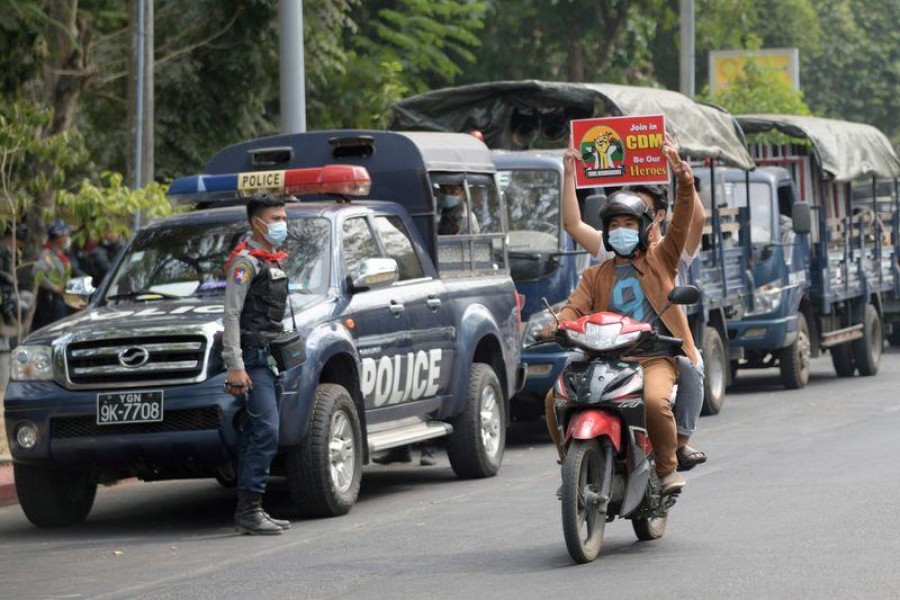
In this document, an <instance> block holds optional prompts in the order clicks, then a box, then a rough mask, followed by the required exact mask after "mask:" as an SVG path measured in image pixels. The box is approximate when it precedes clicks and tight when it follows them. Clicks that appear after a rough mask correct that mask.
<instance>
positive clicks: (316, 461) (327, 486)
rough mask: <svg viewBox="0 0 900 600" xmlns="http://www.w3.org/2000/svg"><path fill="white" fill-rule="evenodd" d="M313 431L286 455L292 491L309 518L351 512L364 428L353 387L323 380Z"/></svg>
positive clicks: (356, 492) (359, 474) (359, 473)
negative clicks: (357, 410) (352, 391)
mask: <svg viewBox="0 0 900 600" xmlns="http://www.w3.org/2000/svg"><path fill="white" fill-rule="evenodd" d="M311 419H312V420H311V422H310V425H309V432H307V434H306V437H304V438H303V441H302V442H300V445H299V446H297V447H295V448H293V449H291V450H290V451H289V452H288V454H287V456H286V457H285V471H286V475H287V485H288V494H289V496H290V498H291V501H292V502H293V503H294V505H295V507H296V509H297V511H298V512H299V513H300V514H301V515H302V516H304V517H336V516H339V515H343V514H347V513H348V512H349V511H350V509H351V508H352V507H353V505H354V504H355V503H356V498H357V497H358V496H359V486H360V481H361V479H362V457H363V449H362V432H361V427H360V424H359V415H358V414H357V413H356V406H355V405H354V404H353V399H352V398H351V397H350V394H349V392H347V390H346V389H345V388H344V387H343V386H340V385H337V384H334V383H322V384H319V387H317V388H316V393H315V395H314V396H313V407H312V413H311Z"/></svg>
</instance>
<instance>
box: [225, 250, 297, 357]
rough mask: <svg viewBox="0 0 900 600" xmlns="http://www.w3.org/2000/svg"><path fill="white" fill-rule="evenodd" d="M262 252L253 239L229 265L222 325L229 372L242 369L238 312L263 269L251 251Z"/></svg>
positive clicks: (239, 313) (278, 270) (280, 272)
mask: <svg viewBox="0 0 900 600" xmlns="http://www.w3.org/2000/svg"><path fill="white" fill-rule="evenodd" d="M255 249H256V250H264V249H265V248H263V246H262V245H261V244H260V243H259V242H257V241H256V240H255V239H253V238H252V237H251V238H250V239H249V240H248V241H247V248H246V249H244V250H243V251H242V252H240V253H239V254H238V255H237V256H236V257H235V258H234V260H233V261H232V262H231V264H230V265H228V269H227V270H228V272H227V273H226V277H227V279H226V285H225V315H224V317H223V319H222V323H223V325H224V327H225V332H224V334H223V336H222V360H223V362H224V363H225V369H226V370H229V371H232V370H235V369H243V368H244V361H243V352H242V351H241V313H242V312H243V311H244V303H245V301H246V300H247V294H248V292H249V291H250V284H251V283H252V282H253V279H254V277H256V276H257V275H258V274H259V272H260V271H261V270H262V269H263V268H264V266H265V265H264V264H263V261H262V260H261V259H259V258H256V257H255V256H252V255H251V254H250V250H255ZM275 270H276V271H277V272H278V273H279V274H280V275H281V276H282V277H284V276H286V275H285V274H284V272H283V271H281V270H280V269H275Z"/></svg>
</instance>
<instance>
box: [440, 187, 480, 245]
mask: <svg viewBox="0 0 900 600" xmlns="http://www.w3.org/2000/svg"><path fill="white" fill-rule="evenodd" d="M436 203H437V211H438V216H439V218H438V234H439V235H459V234H467V233H481V227H480V226H479V224H478V219H477V218H475V214H474V213H472V212H470V211H469V209H468V203H467V202H466V188H465V186H463V185H462V184H456V183H454V184H443V185H441V187H440V190H439V193H438V196H437V198H436Z"/></svg>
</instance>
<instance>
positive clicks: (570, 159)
mask: <svg viewBox="0 0 900 600" xmlns="http://www.w3.org/2000/svg"><path fill="white" fill-rule="evenodd" d="M580 159H581V155H580V153H578V151H577V150H575V148H569V150H568V151H567V152H566V155H565V170H566V173H568V172H570V171H574V169H575V161H576V160H580ZM622 189H623V190H624V191H629V192H634V193H636V194H637V195H639V196H640V197H641V198H643V199H644V202H646V203H647V205H648V206H649V207H652V209H653V214H654V217H653V223H652V224H651V226H650V230H649V233H648V236H647V239H648V242H649V244H650V245H653V244H657V243H659V242H660V241H661V240H662V233H661V231H660V226H661V224H662V223H663V222H664V221H665V219H666V213H667V211H668V204H669V203H668V194H667V192H666V188H665V187H663V186H659V185H633V186H628V187H625V188H622ZM572 192H573V193H571V194H570V195H565V194H564V196H563V227H564V228H565V230H566V232H567V233H568V234H569V235H570V236H572V239H573V240H575V242H576V243H577V244H579V245H580V246H581V247H583V248H585V249H586V250H587V251H588V252H590V254H591V255H592V256H594V257H595V258H596V259H597V261H598V262H602V261H603V260H605V259H607V258H612V257H613V256H614V253H613V252H611V251H607V250H606V248H605V247H604V245H603V233H602V232H601V231H599V230H597V229H594V228H593V227H591V226H590V225H588V224H587V223H585V222H584V221H582V220H581V211H580V210H579V208H578V201H577V198H576V197H575V194H574V188H573V190H572ZM695 211H696V213H697V215H700V214H702V211H703V207H702V205H697V206H696V207H695ZM702 233H703V228H702V226H701V227H697V228H695V229H694V230H692V231H691V235H690V237H689V238H688V240H687V242H686V243H685V251H684V253H683V254H682V257H681V264H680V268H679V270H680V272H682V273H684V272H686V271H687V269H688V268H689V266H690V264H691V262H692V261H693V259H694V257H695V256H696V255H697V253H698V252H699V250H700V238H701V236H702ZM677 361H678V393H677V395H676V399H675V407H674V409H673V411H674V414H675V424H676V426H677V431H678V450H677V457H678V470H679V471H688V470H690V469H693V468H694V467H695V466H697V465H699V464H703V463H705V462H706V459H707V457H706V453H705V452H703V451H702V450H699V449H697V448H694V447H693V446H691V444H690V442H691V436H692V435H693V434H694V432H695V431H696V428H697V421H698V419H699V418H700V411H701V410H702V408H703V378H704V372H703V360H702V358H701V359H700V361H699V362H698V363H697V364H696V365H694V364H691V362H690V361H689V360H688V359H687V357H684V356H679V357H677ZM552 402H553V395H552V392H551V393H550V394H549V395H548V396H547V398H546V403H548V404H547V405H548V406H551V404H549V403H552Z"/></svg>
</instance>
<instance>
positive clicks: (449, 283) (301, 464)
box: [5, 131, 523, 527]
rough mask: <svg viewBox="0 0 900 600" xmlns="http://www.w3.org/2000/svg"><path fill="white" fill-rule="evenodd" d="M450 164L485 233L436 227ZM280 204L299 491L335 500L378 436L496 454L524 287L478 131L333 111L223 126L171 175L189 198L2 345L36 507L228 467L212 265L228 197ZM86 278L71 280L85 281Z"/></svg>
mask: <svg viewBox="0 0 900 600" xmlns="http://www.w3.org/2000/svg"><path fill="white" fill-rule="evenodd" d="M442 181H451V182H454V183H459V184H462V185H464V186H465V187H466V190H467V202H469V203H471V204H472V210H473V213H479V216H480V217H481V218H482V231H483V233H481V234H470V235H461V236H460V235H457V236H438V235H436V233H435V227H436V225H435V204H434V197H433V191H434V186H435V185H436V184H437V183H439V182H442ZM260 190H267V191H272V192H276V193H280V194H284V195H285V196H289V197H291V198H292V199H293V200H296V201H291V202H289V204H288V206H287V209H288V228H289V234H288V241H287V243H286V249H287V250H288V252H289V255H290V256H289V258H288V259H287V261H286V263H285V270H286V271H287V273H288V276H289V278H290V287H289V289H290V309H289V311H288V312H289V313H290V312H293V318H292V316H291V315H290V314H288V315H286V316H285V320H284V322H285V327H286V329H291V328H292V323H294V322H296V326H297V328H298V330H299V331H300V333H301V334H302V338H303V340H304V342H305V343H304V356H303V357H302V358H303V360H302V362H301V363H300V364H299V365H297V366H295V367H293V368H291V369H289V370H287V371H286V372H284V373H282V381H281V386H282V395H281V437H280V444H281V447H280V453H279V456H278V458H276V462H275V463H274V464H273V474H275V475H284V476H286V478H287V484H288V490H289V494H290V497H291V499H292V501H293V503H294V504H295V506H296V510H297V511H298V512H299V513H300V514H302V515H307V516H331V515H339V514H343V513H346V512H347V511H349V510H350V508H351V507H352V505H353V504H354V502H355V501H356V498H357V495H358V492H359V488H360V480H361V471H362V466H363V464H365V463H367V462H368V461H369V458H370V456H372V455H374V454H375V453H378V452H380V451H383V450H386V449H390V448H396V447H400V446H405V445H409V444H415V443H418V442H423V441H425V440H430V439H435V438H445V439H446V447H447V453H448V456H449V459H450V464H451V466H452V468H453V469H454V471H455V472H456V473H457V474H458V475H459V476H461V477H473V478H476V477H487V476H491V475H494V474H496V473H497V472H498V470H499V469H500V466H501V462H502V459H503V454H504V446H505V431H506V425H507V419H508V414H509V412H508V411H509V399H510V398H511V397H512V396H513V395H514V394H515V392H516V391H517V390H518V389H519V388H520V387H521V385H522V380H523V372H522V369H521V368H520V367H519V335H520V333H519V328H520V316H519V306H518V297H517V295H516V292H515V288H514V285H513V281H512V279H511V277H510V274H509V270H508V267H507V264H506V261H507V253H506V247H505V241H506V232H505V231H504V230H503V228H502V224H503V220H502V219H500V218H494V220H491V217H492V215H493V216H494V217H496V216H497V215H499V214H502V211H503V210H504V209H503V205H502V198H501V197H500V194H499V191H498V190H497V186H496V182H495V179H494V167H493V164H492V163H491V160H490V155H489V153H488V150H487V148H486V147H485V146H484V145H483V144H482V143H481V142H479V141H478V140H476V139H475V138H474V137H472V136H468V135H465V134H424V135H423V134H410V135H404V134H400V133H387V132H368V131H349V132H348V131H332V132H315V133H308V134H294V135H285V136H275V137H271V138H263V139H259V140H253V141H250V142H246V143H242V144H238V145H235V146H231V147H229V148H226V149H224V150H222V151H221V152H219V153H218V154H217V155H216V156H214V157H213V158H212V160H210V162H209V163H208V164H207V165H206V168H205V172H204V174H202V175H197V176H191V177H184V178H180V179H177V180H176V181H175V182H173V184H172V186H171V187H170V189H169V194H170V196H171V197H172V199H173V200H177V201H181V202H187V203H190V204H192V205H195V206H196V207H197V210H194V211H191V212H186V213H184V214H180V215H178V216H174V217H171V218H167V219H165V220H161V221H159V222H156V223H153V224H150V225H148V226H146V227H144V228H143V229H141V230H140V231H138V232H137V234H136V235H135V237H134V239H133V240H132V241H131V242H130V243H129V244H128V246H127V247H126V248H125V249H124V251H123V252H122V254H121V256H120V258H119V259H118V260H117V262H116V264H115V265H114V267H113V269H112V271H111V273H110V274H109V275H108V276H107V277H106V278H105V279H104V281H103V282H102V284H101V285H100V287H99V289H97V290H92V289H91V286H90V282H89V281H88V280H73V281H72V282H70V286H69V291H70V292H72V293H73V294H74V293H81V294H82V295H83V296H84V297H86V298H88V305H87V308H86V309H85V310H83V311H82V312H80V313H77V314H75V315H73V316H71V317H69V318H67V319H65V320H63V321H60V322H57V323H55V324H53V325H51V326H48V327H46V328H44V329H41V330H39V331H36V332H34V333H33V334H32V335H30V336H29V337H28V338H27V339H26V340H24V341H23V343H22V345H20V346H19V347H18V348H16V350H15V351H14V353H13V356H12V362H13V368H12V381H11V383H10V384H9V386H8V389H7V391H6V397H5V417H6V430H7V436H8V438H9V442H10V448H11V450H12V455H13V459H14V470H15V478H16V485H17V490H18V494H19V499H20V502H21V505H22V508H23V510H24V512H25V514H26V516H27V517H28V519H29V520H30V521H31V522H32V523H34V524H35V525H37V526H46V527H51V526H63V525H70V524H74V523H77V522H80V521H82V520H84V519H85V518H86V517H87V515H88V513H89V511H90V509H91V506H92V504H93V500H94V495H95V492H96V488H97V484H98V482H108V481H113V480H117V479H119V478H123V477H138V478H140V479H143V480H147V481H149V480H160V479H178V478H193V477H216V478H218V479H219V480H220V482H222V483H224V484H227V483H229V482H230V481H233V460H234V455H235V446H236V443H237V435H236V432H235V424H236V423H237V422H238V418H237V417H238V413H239V411H241V410H242V403H241V402H240V401H239V400H236V399H235V398H233V397H232V396H230V395H228V394H226V393H224V391H223V383H224V378H225V372H224V370H223V364H222V359H221V343H222V342H221V339H222V314H223V310H224V307H223V304H222V302H223V298H224V287H225V281H224V276H225V274H224V264H225V260H226V258H227V256H228V254H229V253H230V251H231V249H232V248H234V247H235V245H237V244H238V242H239V241H240V240H241V239H242V237H243V236H244V235H246V233H247V229H248V228H247V222H246V211H245V209H244V207H243V206H242V202H241V197H242V196H246V195H248V194H251V193H254V192H256V191H260ZM79 288H80V289H79Z"/></svg>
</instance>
